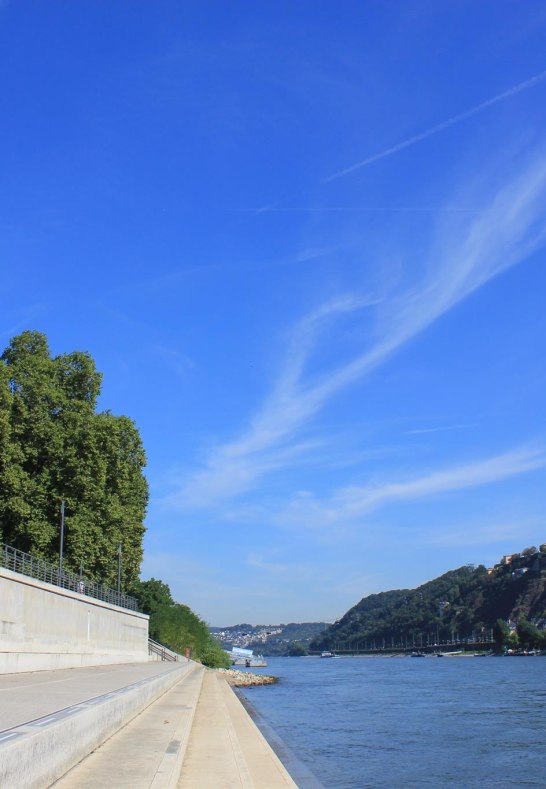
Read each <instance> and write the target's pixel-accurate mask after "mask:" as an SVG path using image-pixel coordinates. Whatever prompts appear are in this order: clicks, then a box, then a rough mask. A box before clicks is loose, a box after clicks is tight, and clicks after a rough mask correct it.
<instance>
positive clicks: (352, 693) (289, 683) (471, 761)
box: [243, 657, 546, 789]
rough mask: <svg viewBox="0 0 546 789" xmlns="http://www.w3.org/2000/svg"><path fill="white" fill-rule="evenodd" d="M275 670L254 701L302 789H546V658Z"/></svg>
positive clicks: (287, 665)
mask: <svg viewBox="0 0 546 789" xmlns="http://www.w3.org/2000/svg"><path fill="white" fill-rule="evenodd" d="M268 664H269V665H268V667H267V669H262V670H261V673H267V674H273V675H275V676H277V677H279V679H280V682H279V683H278V684H277V685H268V686H261V687H260V686H258V687H254V688H249V689H245V691H244V694H243V695H244V698H245V699H246V700H248V701H249V702H250V704H251V707H252V708H253V709H254V710H255V711H256V713H257V714H256V720H257V722H258V724H259V725H261V726H262V727H263V731H264V733H265V735H266V736H267V738H268V739H269V740H270V742H271V743H272V744H273V746H274V747H275V748H276V749H277V750H278V752H279V754H280V755H281V757H282V758H283V760H284V761H285V763H286V765H287V767H288V769H289V770H290V772H291V773H292V775H293V776H294V778H295V780H296V782H297V783H298V786H300V787H302V789H311V787H317V786H321V785H322V786H324V787H328V789H329V788H330V787H336V789H353V787H389V789H410V788H411V787H423V786H425V787H432V786H433V787H457V789H459V787H460V789H473V788H474V787H480V789H483V787H495V788H496V789H499V787H513V786H519V787H522V786H523V787H524V786H532V787H546V684H545V680H546V658H545V657H527V658H516V657H498V658H497V657H484V658H473V657H468V658H465V657H445V658H442V659H438V658H421V659H415V658H409V657H405V658H340V659H338V660H335V659H333V660H332V659H330V660H324V659H320V658H268ZM252 670H253V671H258V670H257V669H252Z"/></svg>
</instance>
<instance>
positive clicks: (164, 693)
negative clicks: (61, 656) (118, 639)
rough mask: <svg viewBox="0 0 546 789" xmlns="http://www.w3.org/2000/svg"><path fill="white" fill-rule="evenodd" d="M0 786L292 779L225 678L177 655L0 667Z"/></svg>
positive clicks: (158, 787) (270, 785) (287, 783)
mask: <svg viewBox="0 0 546 789" xmlns="http://www.w3.org/2000/svg"><path fill="white" fill-rule="evenodd" d="M150 688H151V689H150ZM146 694H147V695H146ZM139 705H140V706H139ZM101 727H102V728H101ZM94 729H96V730H97V731H96V732H95V731H94ZM101 730H102V732H103V734H104V736H101ZM91 735H92V738H91V739H89V738H90V737H91ZM85 738H87V745H86V746H85V748H84V750H83V752H82V748H83V740H84V739H85ZM80 743H81V746H80V751H79V752H78V750H77V746H79V744H80ZM60 756H62V757H63V758H64V759H65V761H64V762H63V758H61V759H60V760H59V758H58V757H60ZM63 764H64V766H63ZM55 771H56V772H55ZM0 786H2V787H4V786H6V787H9V789H12V787H13V789H42V788H43V789H45V787H49V786H55V787H56V789H76V787H78V789H123V787H127V788H129V787H131V789H141V788H142V789H145V788H146V789H147V788H148V787H152V789H163V788H165V789H175V787H177V786H178V787H182V788H183V789H189V787H191V789H201V788H203V789H207V787H211V789H212V787H214V789H232V788H235V787H236V788H237V789H239V788H241V789H252V788H254V789H277V787H278V788H279V789H281V787H282V788H283V789H286V787H295V786H296V784H295V783H294V781H293V780H292V779H291V778H290V776H289V774H288V773H287V771H286V769H285V768H284V766H283V765H282V764H281V762H280V761H279V759H278V758H277V756H276V755H275V753H274V752H273V751H272V749H271V748H270V746H269V744H268V743H267V742H266V740H265V739H264V737H263V736H262V734H261V733H260V731H259V730H258V728H257V727H256V726H255V724H254V723H253V721H252V720H251V718H250V716H249V715H248V713H247V712H246V710H245V709H244V707H243V706H242V704H241V703H240V701H239V700H238V699H237V697H236V695H235V694H234V692H233V691H232V689H231V688H230V687H229V686H228V684H227V683H226V682H225V680H223V679H222V678H221V677H220V676H219V675H218V674H216V672H213V671H208V670H205V669H204V668H203V667H202V666H200V665H199V664H195V663H193V662H189V663H186V662H183V663H147V664H128V665H124V666H119V665H115V666H100V667H94V668H80V669H71V670H59V671H41V672H32V673H25V674H5V675H1V676H0Z"/></svg>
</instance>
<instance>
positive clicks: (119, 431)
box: [0, 331, 148, 589]
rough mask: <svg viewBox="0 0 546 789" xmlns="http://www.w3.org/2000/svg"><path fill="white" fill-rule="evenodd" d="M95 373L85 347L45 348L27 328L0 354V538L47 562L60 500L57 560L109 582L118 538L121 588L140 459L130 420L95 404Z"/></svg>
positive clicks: (134, 524) (136, 560) (129, 578)
mask: <svg viewBox="0 0 546 789" xmlns="http://www.w3.org/2000/svg"><path fill="white" fill-rule="evenodd" d="M101 378H102V376H101V374H100V373H99V372H98V371H97V370H96V367H95V362H94V361H93V359H92V358H91V356H90V355H89V354H87V353H82V352H74V353H67V354H61V355H59V356H55V357H52V356H51V355H50V351H49V347H48V342H47V338H46V337H45V336H44V335H43V334H40V333H39V332H36V331H25V332H23V333H22V334H20V335H18V336H17V337H14V338H13V339H12V340H11V342H10V344H9V345H8V347H7V348H6V350H5V351H4V353H3V354H2V356H1V357H0V539H1V540H2V541H3V542H6V543H8V544H9V545H12V546H13V547H15V548H18V549H20V550H22V551H26V552H28V553H32V554H33V555H34V556H37V557H40V558H43V559H47V560H50V561H53V562H55V561H57V560H58V556H59V520H60V515H59V513H60V504H61V500H64V502H65V513H66V519H65V540H64V561H65V567H66V569H68V570H72V571H75V572H78V571H79V570H80V566H81V567H82V569H83V572H84V574H85V576H86V577H87V578H91V579H93V580H95V581H98V582H100V583H104V584H106V585H109V586H114V585H115V584H116V582H117V567H118V562H117V553H118V546H119V545H121V546H122V555H123V562H122V586H123V588H124V589H126V588H127V587H128V586H130V585H131V584H132V583H133V582H134V581H135V580H136V579H137V578H138V574H139V570H140V564H141V561H142V539H143V535H144V516H145V513H146V505H147V501H148V486H147V483H146V480H145V478H144V474H143V468H144V466H145V462H146V458H145V454H144V449H143V447H142V442H141V439H140V435H139V432H138V430H137V428H136V426H135V424H134V422H133V421H132V420H131V419H129V418H128V417H126V416H114V414H112V413H110V412H109V411H103V412H97V411H96V404H97V399H98V396H99V394H100V387H101Z"/></svg>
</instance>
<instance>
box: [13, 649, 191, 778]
mask: <svg viewBox="0 0 546 789" xmlns="http://www.w3.org/2000/svg"><path fill="white" fill-rule="evenodd" d="M194 665H195V664H193V663H190V664H185V665H181V666H178V665H177V666H176V667H175V668H170V669H168V670H166V671H165V672H164V673H162V674H160V675H156V676H154V677H152V678H147V679H143V680H140V681H138V682H135V683H133V684H131V685H128V686H126V687H123V688H119V689H118V690H115V691H112V692H110V693H106V694H104V695H102V696H97V697H96V698H92V699H89V700H88V701H85V702H82V703H78V704H75V705H74V706H72V707H67V708H66V709H63V710H60V711H58V712H56V713H53V714H52V715H48V716H46V717H44V718H38V719H37V720H34V721H30V722H28V723H25V724H23V725H20V726H17V727H15V728H13V729H8V730H6V731H3V732H0V786H6V787H15V786H24V787H25V789H43V787H46V786H50V785H51V784H52V783H53V782H54V781H56V780H57V779H58V778H60V777H61V776H62V775H64V774H65V773H66V772H67V771H68V770H70V768H71V767H73V766H74V765H75V764H77V763H78V762H79V761H81V760H82V759H83V758H84V757H85V756H87V755H88V754H89V753H91V751H93V750H94V749H95V748H97V747H98V746H99V745H100V744H101V743H103V742H104V741H105V740H106V739H108V738H109V737H111V736H112V735H113V734H114V733H115V732H116V731H118V730H119V729H120V728H121V727H122V726H124V725H125V724H127V723H128V722H129V721H130V720H132V719H133V718H134V717H135V716H136V715H138V714H139V713H140V712H142V710H144V709H145V708H146V707H147V706H149V705H150V704H151V703H152V702H154V701H155V700H156V699H158V698H159V697H160V696H162V695H163V694H164V693H165V692H166V691H167V690H169V689H170V688H172V687H173V686H174V685H175V684H176V683H177V682H179V681H180V680H181V679H182V677H183V676H184V675H185V674H186V673H187V672H188V670H192V669H193V667H194Z"/></svg>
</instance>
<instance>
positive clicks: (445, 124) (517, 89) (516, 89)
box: [321, 71, 546, 183]
mask: <svg viewBox="0 0 546 789" xmlns="http://www.w3.org/2000/svg"><path fill="white" fill-rule="evenodd" d="M544 78H546V71H541V72H540V74H535V76H534V77H530V78H529V79H526V80H525V82H520V83H519V85H514V86H513V87H511V88H509V89H508V90H505V91H504V93H499V94H497V95H496V96H493V98H491V99H487V101H483V102H482V103H481V104H478V105H476V106H475V107H472V109H470V110H465V112H460V113H459V114H458V115H454V116H453V117H452V118H448V119H447V120H446V121H442V123H438V124H436V126H432V127H431V128H430V129H427V130H426V131H424V132H421V133H420V134H415V135H414V136H413V137H409V138H408V139H407V140H404V141H403V142H399V143H398V144H397V145H393V146H392V148H387V149H386V150H384V151H381V152H380V153H376V154H374V155H373V156H369V157H368V158H367V159H363V160H362V161H361V162H357V163H356V164H353V165H351V166H350V167H345V169H344V170H339V171H338V172H337V173H334V174H333V175H329V176H327V177H326V178H323V179H322V180H321V183H328V182H329V181H335V180H336V179H337V178H342V177H343V176H344V175H349V173H353V172H354V171H355V170H360V168H361V167H367V166H368V165H369V164H372V163H373V162H378V161H379V160H380V159H386V158H387V156H392V154H393V153H398V151H403V150H404V148H409V147H410V145H415V143H417V142H421V140H426V139H427V137H432V135H433V134H437V133H438V132H440V131H443V130H444V129H449V127H450V126H455V124H457V123H460V122H461V121H464V120H466V119H467V118H471V117H472V116H473V115H476V114H477V113H478V112H481V111H482V110H485V109H486V108H487V107H491V106H492V105H493V104H496V103H497V102H499V101H502V100H503V99H507V98H509V97H510V96H514V95H515V94H516V93H521V92H522V91H523V90H527V88H531V87H533V85H536V84H537V83H538V82H542V81H543V80H544Z"/></svg>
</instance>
